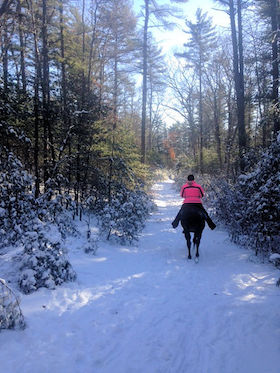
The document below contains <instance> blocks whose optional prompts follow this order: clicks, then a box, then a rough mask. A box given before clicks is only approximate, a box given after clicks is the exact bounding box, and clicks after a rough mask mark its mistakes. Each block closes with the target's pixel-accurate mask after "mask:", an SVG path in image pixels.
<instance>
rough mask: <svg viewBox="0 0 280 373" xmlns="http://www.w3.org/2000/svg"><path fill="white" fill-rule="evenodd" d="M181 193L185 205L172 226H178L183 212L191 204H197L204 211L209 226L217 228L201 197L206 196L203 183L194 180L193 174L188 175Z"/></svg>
mask: <svg viewBox="0 0 280 373" xmlns="http://www.w3.org/2000/svg"><path fill="white" fill-rule="evenodd" d="M180 195H181V197H182V198H184V202H183V205H182V207H181V209H180V211H179V212H178V214H177V216H176V218H175V219H174V221H173V222H172V227H173V228H177V227H178V225H179V222H180V220H181V214H182V213H183V211H184V210H185V209H187V208H188V207H189V206H195V207H197V208H198V209H200V211H202V212H203V215H204V217H205V220H206V222H207V224H208V226H209V228H211V229H215V228H216V224H215V223H214V222H213V221H212V219H211V218H210V216H209V215H208V213H207V211H206V210H205V208H204V207H203V205H202V201H201V198H202V197H203V196H204V190H203V189H202V187H201V185H199V184H197V183H196V182H195V181H194V176H193V175H189V176H188V181H187V183H186V184H185V185H183V186H182V188H181V193H180Z"/></svg>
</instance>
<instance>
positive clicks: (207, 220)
mask: <svg viewBox="0 0 280 373" xmlns="http://www.w3.org/2000/svg"><path fill="white" fill-rule="evenodd" d="M199 206H200V207H201V209H202V210H203V212H204V215H205V220H206V222H207V224H208V226H209V228H210V229H212V230H213V229H215V228H216V224H215V223H214V222H213V220H212V219H211V218H210V216H209V215H208V212H207V211H206V210H205V208H204V206H203V205H202V204H199Z"/></svg>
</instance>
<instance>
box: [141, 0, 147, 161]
mask: <svg viewBox="0 0 280 373" xmlns="http://www.w3.org/2000/svg"><path fill="white" fill-rule="evenodd" d="M148 24H149V0H145V23H144V34H143V86H142V121H141V161H142V163H145V162H146V113H147V68H148Z"/></svg>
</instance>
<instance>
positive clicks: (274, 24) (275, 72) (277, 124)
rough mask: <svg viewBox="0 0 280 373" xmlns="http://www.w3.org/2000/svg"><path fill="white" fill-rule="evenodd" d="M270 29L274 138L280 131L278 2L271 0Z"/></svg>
mask: <svg viewBox="0 0 280 373" xmlns="http://www.w3.org/2000/svg"><path fill="white" fill-rule="evenodd" d="M271 4H272V7H271V28H272V45H271V46H272V78H273V85H272V105H273V124H274V137H275V138H276V136H277V133H278V132H279V130H280V121H279V61H278V41H279V30H278V28H279V26H280V25H279V24H278V13H279V2H278V0H272V2H271Z"/></svg>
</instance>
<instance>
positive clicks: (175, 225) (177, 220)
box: [171, 208, 182, 229]
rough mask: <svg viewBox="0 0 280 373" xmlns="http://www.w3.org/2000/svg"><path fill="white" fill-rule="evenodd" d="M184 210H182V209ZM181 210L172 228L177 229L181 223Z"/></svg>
mask: <svg viewBox="0 0 280 373" xmlns="http://www.w3.org/2000/svg"><path fill="white" fill-rule="evenodd" d="M181 209H182V208H181ZM181 209H180V211H179V212H178V214H177V216H176V218H175V219H174V220H173V222H172V223H171V224H172V227H173V228H174V229H175V228H177V227H178V225H179V223H180V218H181V214H180V213H181Z"/></svg>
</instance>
